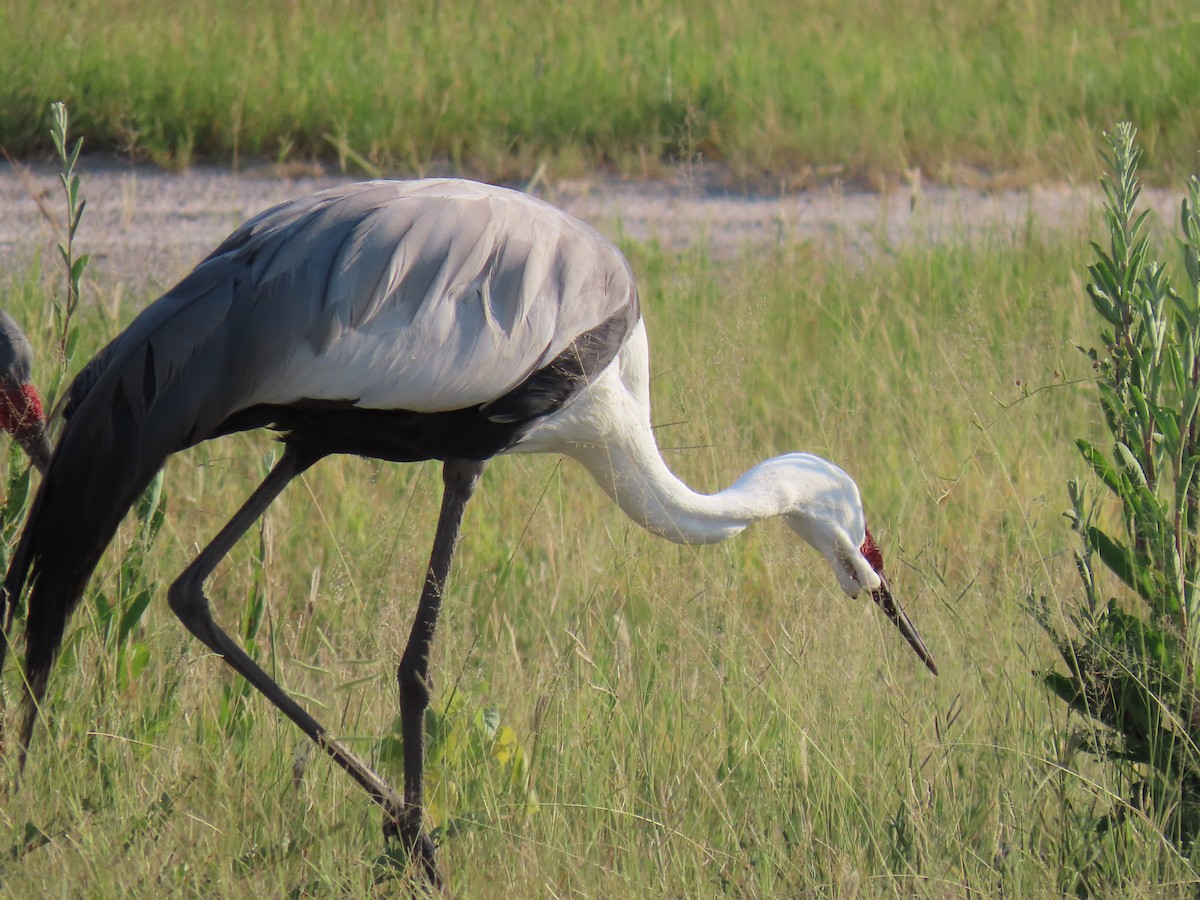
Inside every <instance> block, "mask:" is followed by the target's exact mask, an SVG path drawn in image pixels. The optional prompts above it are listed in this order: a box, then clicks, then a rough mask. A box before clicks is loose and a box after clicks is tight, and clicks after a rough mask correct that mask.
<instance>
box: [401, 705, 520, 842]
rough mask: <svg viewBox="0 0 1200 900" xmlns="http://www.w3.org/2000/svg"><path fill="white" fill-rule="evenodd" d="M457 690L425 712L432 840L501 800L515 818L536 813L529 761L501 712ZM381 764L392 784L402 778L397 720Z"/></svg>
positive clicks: (427, 792)
mask: <svg viewBox="0 0 1200 900" xmlns="http://www.w3.org/2000/svg"><path fill="white" fill-rule="evenodd" d="M475 701H476V698H474V697H473V696H472V695H471V694H470V693H469V692H467V691H464V690H463V689H462V688H456V689H455V690H454V691H452V692H451V694H450V696H449V698H447V700H446V702H445V703H444V704H441V705H438V704H434V705H431V706H430V707H429V708H428V709H427V710H426V712H425V735H426V737H425V741H426V748H425V780H426V797H427V800H426V807H425V811H426V814H427V816H428V818H429V821H430V824H431V826H432V829H433V834H434V836H435V837H443V836H446V835H450V834H453V833H454V832H456V831H458V830H459V829H461V828H462V827H463V826H465V825H468V824H470V823H471V822H472V821H475V820H477V819H479V818H480V817H481V816H480V812H479V811H480V810H481V808H484V807H486V806H487V805H488V804H489V798H490V799H491V802H492V803H494V802H495V799H496V798H504V801H505V803H506V804H512V805H513V807H514V808H515V809H516V810H517V815H518V816H525V815H528V814H529V813H531V812H533V811H534V810H535V809H536V808H537V797H536V794H535V793H534V791H533V788H532V787H531V786H530V783H529V756H528V755H527V754H526V752H525V749H524V747H523V746H522V745H521V743H520V741H519V740H518V739H517V733H516V731H514V730H513V728H512V727H510V726H508V725H502V724H501V722H500V711H499V710H498V709H496V708H495V707H493V706H484V705H481V704H479V703H477V702H475ZM379 758H380V763H381V765H382V766H383V769H384V771H385V772H386V773H387V774H388V775H389V776H390V777H391V778H393V779H394V780H395V781H396V782H397V783H399V782H400V781H402V780H403V778H404V740H403V738H402V737H401V730H400V717H399V716H397V717H396V719H395V722H394V723H393V725H392V733H391V734H390V735H388V736H387V737H385V738H384V739H383V741H382V742H381V744H380V750H379Z"/></svg>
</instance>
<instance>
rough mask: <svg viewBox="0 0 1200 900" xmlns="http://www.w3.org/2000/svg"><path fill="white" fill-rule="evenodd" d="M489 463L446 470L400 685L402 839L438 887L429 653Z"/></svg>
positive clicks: (456, 463) (457, 464)
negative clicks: (430, 775)
mask: <svg viewBox="0 0 1200 900" xmlns="http://www.w3.org/2000/svg"><path fill="white" fill-rule="evenodd" d="M484 465H485V463H483V462H481V461H478V460H463V459H451V460H446V462H445V465H443V467H442V481H443V482H444V484H445V490H444V492H443V494H442V510H441V513H440V514H439V516H438V524H437V533H436V534H435V535H434V539H433V550H432V552H431V553H430V555H429V568H428V570H427V571H426V573H425V587H424V589H423V590H422V591H421V602H420V604H419V605H418V606H417V615H416V619H415V621H414V622H413V627H412V632H411V633H410V634H409V636H408V644H407V645H406V646H405V648H404V654H403V656H401V657H400V666H399V668H398V669H397V671H396V680H397V681H398V682H399V685H400V729H401V735H402V737H403V740H404V816H403V818H402V819H401V820H400V823H399V825H400V839H401V840H402V841H403V842H404V845H405V847H407V848H408V852H409V854H410V856H412V857H413V858H415V859H416V860H418V861H419V862H420V863H421V864H422V865H423V867H424V870H425V874H426V875H427V876H428V877H429V879H430V881H431V882H433V883H434V884H439V883H440V877H439V875H438V871H437V866H436V864H435V863H434V859H433V856H434V848H433V842H432V841H431V840H430V839H429V836H428V835H426V834H425V833H424V831H423V830H422V821H421V820H422V815H423V813H424V808H425V710H426V708H427V707H428V706H429V695H430V684H429V648H430V645H431V644H432V643H433V634H434V632H435V631H436V630H437V619H438V612H439V611H440V610H441V608H442V596H443V594H444V592H445V589H446V578H447V576H448V575H449V574H450V563H451V561H452V559H453V557H454V544H455V542H456V541H457V539H458V529H459V526H461V525H462V518H463V512H464V510H465V509H466V506H467V501H468V500H470V499H471V495H472V494H473V493H474V492H475V486H476V485H477V484H478V483H479V476H480V475H481V474H483V467H484Z"/></svg>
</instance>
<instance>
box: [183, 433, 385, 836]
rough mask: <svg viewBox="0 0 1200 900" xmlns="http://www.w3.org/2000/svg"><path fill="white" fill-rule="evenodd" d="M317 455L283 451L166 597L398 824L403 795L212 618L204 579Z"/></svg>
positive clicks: (210, 644) (185, 621)
mask: <svg viewBox="0 0 1200 900" xmlns="http://www.w3.org/2000/svg"><path fill="white" fill-rule="evenodd" d="M313 462H315V460H308V461H304V460H300V459H297V458H296V457H294V456H292V455H291V454H290V453H284V456H283V459H281V460H280V461H279V462H278V463H277V464H276V466H275V468H274V469H272V470H271V473H270V474H269V475H268V476H267V477H266V479H265V480H264V481H263V483H262V484H260V485H259V486H258V488H257V490H255V491H254V493H253V494H251V495H250V498H249V499H248V500H247V501H246V502H245V504H244V505H243V506H242V508H241V509H239V510H238V511H237V513H236V514H235V515H234V517H233V518H232V519H230V520H229V522H228V523H227V524H226V525H225V527H224V528H222V529H221V531H220V533H219V534H218V535H217V536H216V537H215V538H213V540H212V543H210V544H209V545H208V546H207V547H205V548H204V549H203V550H202V551H201V552H200V555H199V556H197V557H196V559H195V560H194V561H193V562H192V564H191V565H189V566H188V567H187V568H186V569H184V571H183V574H182V575H180V576H179V578H178V579H177V580H176V581H175V583H174V584H173V585H171V588H170V591H169V592H168V594H167V596H168V598H169V599H170V602H171V609H172V610H173V611H174V613H175V615H177V616H178V617H179V620H180V621H181V622H183V624H184V626H185V627H186V628H187V630H188V631H190V632H191V633H192V634H194V635H195V636H196V637H198V638H199V639H200V640H201V641H203V642H204V644H205V645H206V646H207V647H208V648H209V649H210V650H212V651H213V652H214V653H217V654H219V655H220V656H221V657H223V658H224V660H225V662H227V663H229V665H230V666H232V667H233V669H234V670H235V671H236V672H237V673H238V674H239V675H241V676H242V677H243V678H245V679H246V680H247V681H249V682H250V684H251V685H253V686H254V687H255V688H256V689H257V690H258V691H259V693H261V694H262V695H263V696H264V697H266V698H267V699H268V700H270V701H271V702H272V703H273V704H275V706H276V707H277V708H278V709H279V710H280V711H281V712H282V713H283V714H284V715H286V716H287V717H288V718H289V719H291V720H292V721H293V722H295V723H296V724H297V725H298V726H299V727H300V730H301V731H303V732H304V733H305V734H307V735H308V736H309V737H310V738H311V739H312V740H313V741H314V742H315V743H316V744H317V746H319V747H320V748H321V749H323V750H324V751H325V752H326V753H328V754H329V755H330V757H332V758H333V761H334V762H336V763H337V764H338V765H339V766H341V767H342V768H343V769H345V770H346V771H347V772H348V773H349V774H350V777H352V778H353V779H354V780H355V781H357V782H358V783H359V784H360V785H362V787H363V788H364V789H365V790H366V792H367V793H368V794H370V795H371V799H372V800H374V801H375V802H376V803H378V804H379V805H380V806H382V807H383V809H384V813H385V815H386V816H387V817H388V819H389V820H390V821H392V822H395V823H399V822H400V821H401V819H402V818H403V814H404V800H403V799H402V798H401V797H400V795H399V794H397V793H396V791H395V789H394V788H392V787H391V786H390V785H389V784H388V783H387V782H385V781H384V780H383V779H382V778H380V777H379V776H378V775H376V774H375V773H374V772H373V771H371V769H370V768H369V767H368V766H367V764H366V763H364V762H363V761H362V760H360V759H359V758H358V757H356V756H355V755H354V754H353V753H351V752H350V750H349V749H347V748H346V747H345V746H344V745H343V744H341V743H340V742H338V741H337V740H335V739H334V738H333V737H331V736H330V735H329V733H328V732H326V730H325V729H324V727H322V726H321V724H320V723H319V722H317V720H316V719H314V718H313V717H312V716H310V715H309V714H308V713H307V712H305V711H304V709H302V708H301V707H300V705H299V704H297V703H296V702H295V701H294V700H292V698H291V697H289V696H288V695H287V694H286V693H284V691H283V689H282V688H281V687H280V686H279V685H278V684H276V683H275V682H274V681H273V680H272V679H271V677H270V676H269V675H268V674H267V673H266V672H264V671H263V670H262V669H261V668H259V666H258V664H257V663H255V662H254V660H252V659H251V658H250V657H249V656H247V655H246V653H245V651H243V650H242V648H241V647H239V646H238V645H237V644H235V643H234V642H233V640H232V639H231V638H230V637H229V635H227V634H226V633H225V632H224V631H222V630H221V629H220V627H219V626H218V625H217V624H216V623H215V622H214V621H213V619H212V614H211V613H210V611H209V608H208V598H207V597H205V596H204V581H205V579H206V578H208V576H209V575H210V574H211V573H212V570H213V569H214V568H215V567H216V565H217V563H218V562H220V561H221V559H222V558H223V557H224V556H225V554H227V553H228V552H229V551H230V550H231V549H232V548H233V545H234V544H235V543H237V540H238V538H240V537H241V536H242V535H243V534H244V533H245V532H246V529H248V528H249V527H250V526H251V525H252V524H253V523H254V522H255V521H257V520H258V518H259V516H261V515H262V514H263V512H264V511H265V510H266V508H267V507H268V506H270V505H271V501H273V500H274V499H275V498H276V497H278V496H279V494H280V492H282V491H283V489H284V488H285V487H287V485H288V484H289V483H290V482H291V480H292V479H293V478H295V477H296V476H297V475H299V474H300V473H302V472H303V471H304V470H305V469H307V468H308V467H309V466H310V465H312V463H313Z"/></svg>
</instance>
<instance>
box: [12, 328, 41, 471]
mask: <svg viewBox="0 0 1200 900" xmlns="http://www.w3.org/2000/svg"><path fill="white" fill-rule="evenodd" d="M32 361H33V350H32V348H31V347H30V346H29V341H28V340H27V339H26V338H25V335H24V334H23V333H22V332H21V329H20V328H18V327H17V324H16V322H14V321H13V320H12V318H11V317H10V316H9V315H8V313H6V312H4V310H0V428H2V429H4V430H5V431H7V432H8V433H9V434H11V435H12V436H13V438H14V439H15V440H16V441H17V443H18V444H20V445H21V447H22V449H24V451H25V452H26V453H27V454H29V458H30V459H31V460H33V464H34V465H35V466H36V467H37V468H38V471H40V472H45V471H46V466H47V464H48V463H49V462H50V442H49V441H48V440H47V439H46V414H45V412H43V410H42V398H41V397H40V396H38V392H37V388H35V387H34V386H33V384H32V382H31V381H30V367H31V364H32Z"/></svg>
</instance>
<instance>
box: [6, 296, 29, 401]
mask: <svg viewBox="0 0 1200 900" xmlns="http://www.w3.org/2000/svg"><path fill="white" fill-rule="evenodd" d="M32 368H33V348H32V347H30V346H29V339H28V338H26V337H25V332H23V331H22V330H21V328H20V326H18V325H17V323H16V322H14V321H13V318H12V316H10V315H9V314H8V313H7V312H5V311H4V310H2V309H0V379H3V380H4V382H6V383H7V384H8V386H9V387H12V388H16V387H20V386H21V385H23V384H28V383H29V378H30V375H31V373H32Z"/></svg>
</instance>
